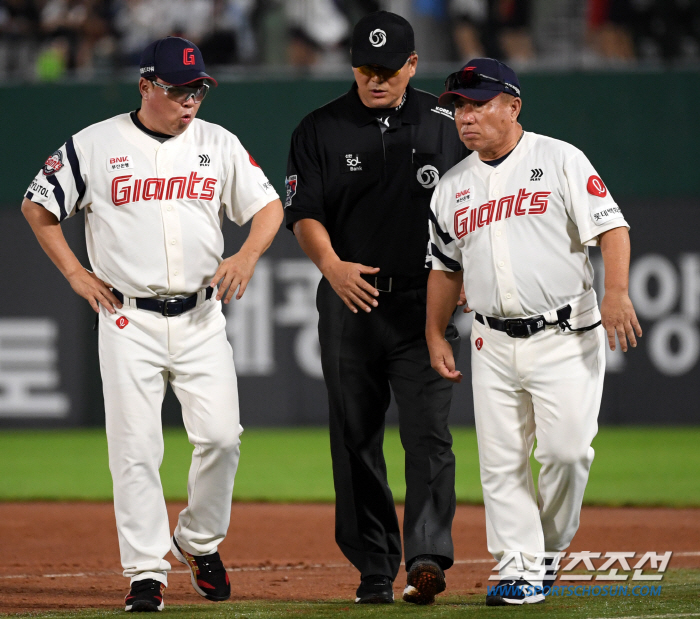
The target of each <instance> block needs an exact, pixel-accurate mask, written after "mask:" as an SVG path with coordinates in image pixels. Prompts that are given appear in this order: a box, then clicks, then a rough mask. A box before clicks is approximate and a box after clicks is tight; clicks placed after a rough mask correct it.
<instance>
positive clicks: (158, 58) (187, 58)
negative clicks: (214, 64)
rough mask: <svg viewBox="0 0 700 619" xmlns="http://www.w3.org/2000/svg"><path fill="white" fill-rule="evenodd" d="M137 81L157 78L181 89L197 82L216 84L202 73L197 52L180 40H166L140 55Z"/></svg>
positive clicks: (199, 55)
mask: <svg viewBox="0 0 700 619" xmlns="http://www.w3.org/2000/svg"><path fill="white" fill-rule="evenodd" d="M140 69H141V77H145V78H146V79H155V78H156V77H159V78H160V79H162V80H163V81H164V82H167V83H168V84H174V85H176V86H183V85H184V84H190V83H191V82H196V81H197V80H201V79H205V80H211V81H212V82H214V86H218V83H217V81H216V80H215V79H214V78H213V77H211V76H210V75H207V73H206V71H205V70H204V59H203V58H202V52H200V51H199V48H198V47H197V46H196V45H195V44H194V43H192V41H188V40H187V39H181V38H180V37H166V38H164V39H158V40H157V41H154V42H153V43H151V44H150V45H149V46H148V47H147V48H146V49H144V50H143V53H142V54H141V64H140Z"/></svg>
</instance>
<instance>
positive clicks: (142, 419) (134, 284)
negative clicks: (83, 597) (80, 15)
mask: <svg viewBox="0 0 700 619" xmlns="http://www.w3.org/2000/svg"><path fill="white" fill-rule="evenodd" d="M210 83H213V84H214V85H215V84H216V82H215V81H214V80H213V78H211V77H210V76H209V75H207V73H206V72H205V70H204V62H203V60H202V56H201V53H200V52H199V49H197V47H196V46H195V45H194V44H193V43H191V42H190V41H187V40H185V39H181V38H177V37H168V38H166V39H161V40H159V41H156V42H154V43H152V44H151V45H149V46H148V47H147V48H146V49H145V50H144V53H143V56H142V61H141V78H140V80H139V91H140V94H141V108H140V109H138V110H137V111H135V112H131V113H130V114H122V115H119V116H115V117H114V118H110V119H109V120H106V121H103V122H101V123H97V124H95V125H91V126H90V127H87V128H86V129H84V130H83V131H80V132H79V133H77V134H75V135H74V136H73V137H71V138H69V139H68V141H67V142H66V143H65V144H64V145H63V146H62V147H61V148H59V149H58V150H57V151H56V152H55V153H54V154H53V155H51V157H49V159H48V160H47V162H46V163H45V165H44V167H43V170H42V171H41V172H39V174H38V175H37V176H36V178H35V179H34V180H33V181H32V183H31V185H30V187H29V189H28V190H27V193H26V196H25V199H24V202H23V203H22V212H23V213H24V215H25V217H26V218H27V220H28V221H29V223H30V225H31V227H32V229H33V230H34V232H35V234H36V236H37V239H38V240H39V243H40V244H41V246H42V247H43V248H44V250H45V251H46V253H47V254H48V256H49V257H50V258H51V260H52V261H53V262H54V264H55V265H56V266H57V267H58V268H59V269H60V271H61V272H62V273H63V275H64V276H65V277H66V279H67V280H68V282H69V283H70V285H71V286H72V288H73V290H75V292H77V293H78V294H79V295H80V296H82V297H84V298H85V299H86V300H87V301H88V302H89V303H90V305H91V306H92V308H93V309H94V310H95V312H97V313H98V315H99V355H100V370H101V374H102V382H103V389H104V399H105V417H106V429H107V439H108V445H109V466H110V470H111V472H112V479H113V484H114V507H115V512H116V521H117V531H118V534H119V547H120V551H121V558H122V565H123V567H124V575H125V576H128V577H130V579H131V588H130V592H129V594H128V595H127V597H126V610H127V611H156V610H162V609H163V589H164V587H165V586H167V573H168V570H169V569H170V564H169V563H168V562H167V561H166V560H165V555H166V554H167V552H168V550H169V549H170V548H172V551H173V554H174V555H175V557H176V558H177V559H178V560H179V561H181V562H183V563H186V564H188V566H189V567H190V570H191V572H192V584H193V586H194V588H195V590H196V591H197V592H198V593H199V594H200V595H202V596H204V597H205V598H207V599H210V600H214V601H220V600H225V599H228V597H229V596H230V592H231V588H230V584H229V578H228V575H227V573H226V570H225V569H224V567H223V564H222V562H221V559H220V557H219V554H218V552H217V547H218V545H219V544H220V543H221V541H222V540H223V539H224V536H225V535H226V531H227V528H228V525H229V520H230V515H231V494H232V491H233V482H234V477H235V474H236V469H237V466H238V458H239V445H240V434H241V432H242V430H243V428H242V427H241V426H240V424H239V410H238V393H237V385H236V373H235V370H234V366H233V357H232V351H231V347H230V345H229V343H228V341H227V339H226V333H225V319H224V316H223V314H222V311H221V300H222V299H223V300H224V303H228V302H229V301H230V300H231V298H232V296H233V295H234V293H235V292H236V290H238V293H237V296H236V298H240V297H241V296H242V295H243V293H244V292H245V289H246V286H247V284H248V282H249V281H250V278H251V277H252V275H253V271H254V269H255V264H256V262H257V260H258V258H259V257H260V255H261V254H262V253H263V252H264V251H265V250H266V249H267V248H268V247H269V245H270V243H271V242H272V240H273V238H274V236H275V234H276V232H277V230H278V229H279V226H280V223H281V222H282V217H283V211H282V205H281V202H280V201H279V199H278V196H277V193H276V192H275V190H274V189H273V188H272V185H271V184H270V182H269V181H268V179H267V178H266V177H265V174H264V173H263V171H262V170H261V169H260V167H259V166H258V165H257V164H256V163H255V161H254V160H253V158H252V157H251V156H250V155H249V154H248V152H247V151H246V150H245V149H244V148H243V146H242V145H241V143H240V142H239V140H238V138H237V137H236V136H235V135H233V134H231V133H229V132H228V131H227V130H225V129H224V128H222V127H220V126H218V125H213V124H210V123H207V122H205V121H202V120H198V119H196V115H197V112H198V110H199V107H200V104H201V102H202V99H204V96H205V95H206V93H207V91H208V89H209V84H210ZM81 210H82V211H85V233H86V238H87V248H88V256H89V259H90V264H91V266H92V269H93V272H90V271H88V270H86V269H85V268H83V267H82V266H81V265H80V263H79V262H78V260H77V258H76V257H75V255H74V254H73V252H72V251H71V250H70V248H69V247H68V245H67V243H66V241H65V239H64V237H63V233H62V232H61V227H60V222H61V221H63V220H64V219H66V218H67V217H71V216H73V215H75V214H76V213H77V212H78V211H81ZM224 213H226V215H227V216H228V218H229V219H231V220H233V221H234V222H235V223H237V224H238V225H243V224H244V223H246V222H247V221H248V220H250V219H251V218H252V224H251V229H250V233H249V235H248V238H247V240H246V242H245V243H244V244H243V246H242V247H241V248H240V250H239V251H238V253H236V254H235V255H233V256H231V257H229V258H227V259H225V260H222V258H221V254H222V252H223V249H224V239H223V235H222V232H221V225H222V223H223V214H224ZM217 286H218V290H217V291H216V292H215V293H214V291H215V288H216V287H217ZM212 297H213V298H212ZM168 381H170V384H171V385H172V387H173V390H174V392H175V394H176V395H177V397H178V399H179V401H180V403H181V405H182V416H183V421H184V424H185V427H186V429H187V434H188V437H189V440H190V442H191V443H192V444H193V445H194V453H193V456H192V466H191V468H190V473H189V479H188V486H187V490H188V498H189V501H188V506H187V507H186V508H185V509H184V510H183V511H182V513H181V514H180V517H179V521H178V524H177V527H176V529H175V532H174V535H173V536H172V538H171V536H170V529H169V524H168V515H167V512H166V508H165V501H164V499H163V490H162V486H161V481H160V476H159V473H158V469H159V467H160V464H161V461H162V458H163V435H162V426H161V420H160V413H161V405H162V401H163V396H164V394H165V389H166V385H167V382H168Z"/></svg>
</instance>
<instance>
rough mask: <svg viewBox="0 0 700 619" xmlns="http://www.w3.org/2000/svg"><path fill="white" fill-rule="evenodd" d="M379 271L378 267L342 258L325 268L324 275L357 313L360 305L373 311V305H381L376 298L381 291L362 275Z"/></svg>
mask: <svg viewBox="0 0 700 619" xmlns="http://www.w3.org/2000/svg"><path fill="white" fill-rule="evenodd" d="M377 273H379V268H377V267H368V266H365V265H364V264H358V263H356V262H343V261H342V260H334V261H333V262H331V264H329V265H328V266H327V267H325V268H324V269H323V275H324V276H325V277H326V279H327V280H328V281H329V282H330V284H331V286H332V287H333V290H335V292H336V294H337V295H338V296H339V297H340V298H341V299H342V300H343V303H345V305H347V306H348V308H350V311H352V312H354V313H355V314H357V308H358V307H359V308H360V309H362V310H364V311H365V312H371V311H372V308H373V307H377V306H378V305H379V303H378V302H377V300H376V299H375V298H374V297H376V296H378V295H379V291H378V290H377V289H376V288H374V286H372V285H370V284H369V283H367V282H366V281H365V280H364V279H362V277H361V275H362V274H364V275H376V274H377Z"/></svg>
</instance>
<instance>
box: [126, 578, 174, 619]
mask: <svg viewBox="0 0 700 619" xmlns="http://www.w3.org/2000/svg"><path fill="white" fill-rule="evenodd" d="M163 591H165V585H164V584H163V583H161V582H158V581H157V580H153V579H152V578H147V579H146V580H137V581H136V582H134V583H132V584H131V589H130V590H129V593H128V594H127V596H126V598H124V604H125V608H124V610H125V611H126V612H127V613H155V612H157V611H159V610H163V608H164V607H165V604H163Z"/></svg>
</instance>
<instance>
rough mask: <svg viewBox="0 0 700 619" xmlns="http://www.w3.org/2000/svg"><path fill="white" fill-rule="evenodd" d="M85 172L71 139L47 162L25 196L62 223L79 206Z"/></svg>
mask: <svg viewBox="0 0 700 619" xmlns="http://www.w3.org/2000/svg"><path fill="white" fill-rule="evenodd" d="M86 171H87V164H86V162H85V161H84V160H83V157H82V154H81V153H80V151H78V150H77V149H76V148H75V143H74V142H73V138H72V137H71V138H70V139H69V140H68V141H67V142H66V143H65V144H64V145H63V146H61V148H59V149H58V150H57V151H55V152H54V153H53V154H52V155H51V156H50V157H49V158H48V159H47V160H46V162H45V163H44V166H43V167H42V168H41V170H40V171H39V173H38V174H37V175H36V176H35V177H34V180H33V181H32V182H31V183H30V184H29V187H28V188H27V191H26V192H25V194H24V197H25V198H27V199H28V200H31V201H32V202H36V203H37V204H40V205H41V206H43V207H44V208H45V209H46V210H47V211H50V212H51V213H53V214H54V215H55V216H56V218H57V219H58V220H59V221H63V220H64V219H66V218H68V217H72V216H73V215H75V214H76V213H77V212H78V211H79V210H80V208H81V206H82V202H83V198H84V196H85V190H86V187H87V185H86V183H87V175H86Z"/></svg>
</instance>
